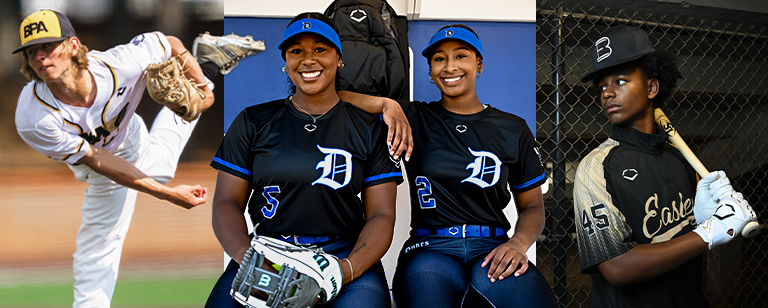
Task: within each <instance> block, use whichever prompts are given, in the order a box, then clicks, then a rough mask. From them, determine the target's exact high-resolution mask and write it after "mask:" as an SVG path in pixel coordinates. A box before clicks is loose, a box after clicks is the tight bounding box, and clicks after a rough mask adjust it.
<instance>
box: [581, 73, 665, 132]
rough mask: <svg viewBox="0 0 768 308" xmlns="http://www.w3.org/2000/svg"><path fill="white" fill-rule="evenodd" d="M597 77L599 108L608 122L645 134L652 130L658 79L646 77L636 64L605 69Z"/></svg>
mask: <svg viewBox="0 0 768 308" xmlns="http://www.w3.org/2000/svg"><path fill="white" fill-rule="evenodd" d="M596 78H597V79H596V80H598V82H597V86H598V87H599V88H600V105H601V106H602V107H603V112H605V115H607V116H608V118H609V119H610V120H611V123H613V124H614V125H617V124H619V125H626V126H630V127H632V128H635V129H637V130H639V131H642V132H646V133H652V132H653V131H654V129H653V128H655V124H653V123H654V121H653V109H654V106H653V98H654V97H655V96H656V94H657V93H658V88H659V87H658V84H659V83H658V80H656V79H655V78H653V79H648V78H647V77H645V75H644V74H643V71H642V68H641V67H640V65H639V64H638V63H637V62H630V63H625V64H622V65H618V66H615V67H612V68H608V69H606V70H605V71H604V72H602V73H601V74H599V75H598V76H597V77H596ZM649 129H650V131H649Z"/></svg>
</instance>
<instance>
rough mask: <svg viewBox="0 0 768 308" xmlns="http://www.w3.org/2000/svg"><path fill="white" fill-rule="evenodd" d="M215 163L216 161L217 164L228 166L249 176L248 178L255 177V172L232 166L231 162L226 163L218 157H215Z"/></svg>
mask: <svg viewBox="0 0 768 308" xmlns="http://www.w3.org/2000/svg"><path fill="white" fill-rule="evenodd" d="M213 161H215V162H217V163H219V164H222V165H224V166H227V167H228V168H231V169H232V170H235V171H239V172H242V173H244V174H247V175H248V176H252V175H253V172H251V170H248V169H245V168H243V167H240V166H237V165H234V164H232V163H230V162H228V161H224V160H223V159H221V158H218V157H214V158H213Z"/></svg>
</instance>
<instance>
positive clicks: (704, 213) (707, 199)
mask: <svg viewBox="0 0 768 308" xmlns="http://www.w3.org/2000/svg"><path fill="white" fill-rule="evenodd" d="M719 172H722V171H719ZM719 172H718V171H713V172H710V173H709V174H708V175H707V176H705V177H704V178H703V179H701V180H700V181H699V184H698V185H696V199H695V201H694V202H693V215H694V216H695V217H696V224H701V223H703V222H704V221H705V220H707V219H710V218H712V214H714V213H715V210H717V206H718V204H717V200H715V198H714V197H712V185H713V184H718V185H714V186H715V189H716V190H718V191H719V190H721V187H720V184H719V183H722V182H721V181H718V177H719V176H720V173H719ZM723 175H725V173H723ZM725 180H726V182H727V184H728V187H730V186H731V184H730V182H728V178H725ZM731 190H733V189H731Z"/></svg>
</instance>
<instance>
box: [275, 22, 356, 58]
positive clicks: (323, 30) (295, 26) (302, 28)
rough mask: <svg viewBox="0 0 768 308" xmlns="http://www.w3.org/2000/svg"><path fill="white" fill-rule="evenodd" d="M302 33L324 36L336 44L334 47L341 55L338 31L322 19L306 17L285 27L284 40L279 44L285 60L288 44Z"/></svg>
mask: <svg viewBox="0 0 768 308" xmlns="http://www.w3.org/2000/svg"><path fill="white" fill-rule="evenodd" d="M302 34H316V35H319V36H321V37H323V38H324V39H326V40H328V41H329V42H331V44H332V45H334V46H333V47H336V51H338V52H339V56H341V40H340V39H339V34H338V33H336V31H334V30H333V28H331V26H329V25H328V24H326V23H324V22H322V21H320V20H317V19H313V18H304V19H300V20H297V21H296V22H294V23H292V24H291V25H289V26H288V28H285V31H284V32H283V40H282V41H281V42H280V45H278V46H277V48H279V49H280V51H281V53H280V55H281V56H282V57H283V60H285V50H286V49H287V48H288V45H290V44H291V43H293V42H292V41H291V39H292V38H294V37H296V36H297V35H302Z"/></svg>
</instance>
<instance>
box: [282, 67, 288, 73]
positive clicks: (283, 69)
mask: <svg viewBox="0 0 768 308" xmlns="http://www.w3.org/2000/svg"><path fill="white" fill-rule="evenodd" d="M283 73H286V74H288V72H286V71H285V66H283Z"/></svg>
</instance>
